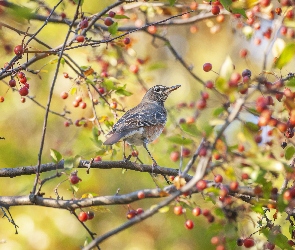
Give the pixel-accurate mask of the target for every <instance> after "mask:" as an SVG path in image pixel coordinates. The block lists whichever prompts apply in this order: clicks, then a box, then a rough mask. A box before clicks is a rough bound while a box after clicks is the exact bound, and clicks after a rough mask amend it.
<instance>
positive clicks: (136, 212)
mask: <svg viewBox="0 0 295 250" xmlns="http://www.w3.org/2000/svg"><path fill="white" fill-rule="evenodd" d="M128 208H129V207H128ZM143 212H144V210H143V209H142V208H137V209H136V210H134V209H130V208H129V210H128V212H127V214H126V218H127V219H128V220H131V219H132V218H134V217H135V216H137V215H140V214H142V213H143Z"/></svg>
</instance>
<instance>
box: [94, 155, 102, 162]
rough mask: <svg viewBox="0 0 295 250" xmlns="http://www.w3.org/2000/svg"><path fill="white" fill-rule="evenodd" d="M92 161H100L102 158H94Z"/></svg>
mask: <svg viewBox="0 0 295 250" xmlns="http://www.w3.org/2000/svg"><path fill="white" fill-rule="evenodd" d="M93 160H94V161H101V160H102V158H101V157H100V156H96V157H95V158H94V159H93Z"/></svg>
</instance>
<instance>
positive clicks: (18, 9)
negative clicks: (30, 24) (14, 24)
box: [5, 3, 34, 21]
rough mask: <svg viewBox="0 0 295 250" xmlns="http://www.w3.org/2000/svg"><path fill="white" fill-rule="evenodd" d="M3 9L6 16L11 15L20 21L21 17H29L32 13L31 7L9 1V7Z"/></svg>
mask: <svg viewBox="0 0 295 250" xmlns="http://www.w3.org/2000/svg"><path fill="white" fill-rule="evenodd" d="M5 11H7V14H8V16H9V15H10V16H13V17H14V18H16V19H17V20H20V21H22V19H31V18H32V17H33V14H34V11H33V10H32V9H29V8H27V7H25V6H20V5H16V4H13V3H10V8H6V9H5Z"/></svg>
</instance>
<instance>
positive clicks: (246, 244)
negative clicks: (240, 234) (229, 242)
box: [244, 238, 255, 248]
mask: <svg viewBox="0 0 295 250" xmlns="http://www.w3.org/2000/svg"><path fill="white" fill-rule="evenodd" d="M254 245H255V243H254V240H253V239H251V238H247V239H244V247H246V248H250V247H253V246H254Z"/></svg>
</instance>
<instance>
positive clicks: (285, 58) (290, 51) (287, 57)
mask: <svg viewBox="0 0 295 250" xmlns="http://www.w3.org/2000/svg"><path fill="white" fill-rule="evenodd" d="M294 55H295V43H290V44H288V45H287V46H286V47H285V48H284V50H283V52H282V54H281V55H280V56H279V58H278V59H277V60H276V61H275V65H274V66H275V67H276V68H278V69H282V68H283V67H284V66H285V65H286V64H287V63H289V62H290V61H291V60H292V59H293V57H294Z"/></svg>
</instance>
